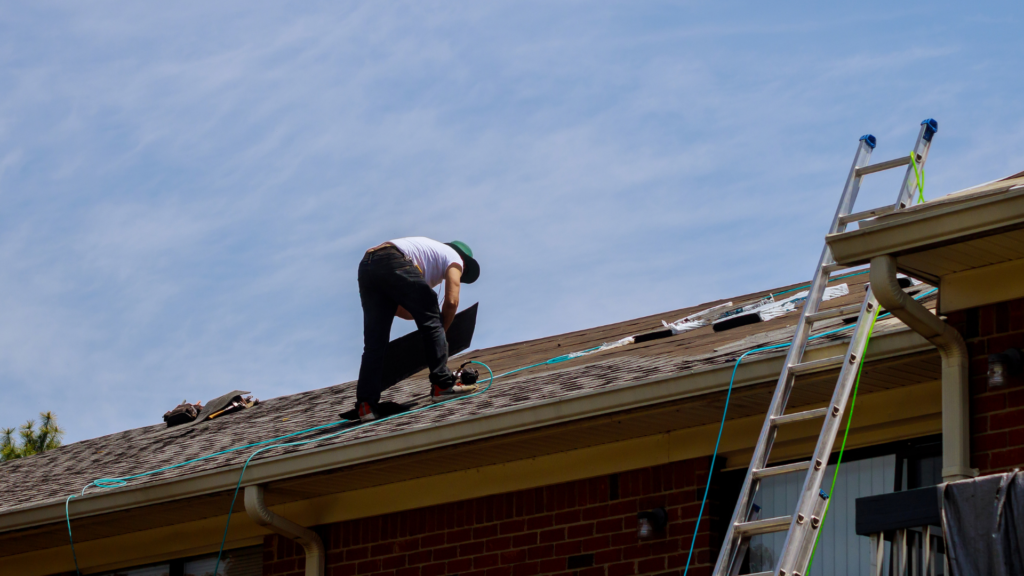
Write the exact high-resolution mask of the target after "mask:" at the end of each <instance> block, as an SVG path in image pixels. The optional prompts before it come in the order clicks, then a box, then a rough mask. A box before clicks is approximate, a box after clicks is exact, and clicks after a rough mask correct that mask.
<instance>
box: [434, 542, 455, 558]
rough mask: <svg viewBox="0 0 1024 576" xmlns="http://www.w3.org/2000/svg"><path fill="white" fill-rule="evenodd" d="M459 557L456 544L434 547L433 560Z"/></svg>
mask: <svg viewBox="0 0 1024 576" xmlns="http://www.w3.org/2000/svg"><path fill="white" fill-rule="evenodd" d="M458 557H459V547H458V546H445V547H444V548H435V549H434V562H441V561H443V560H451V559H452V558H458Z"/></svg>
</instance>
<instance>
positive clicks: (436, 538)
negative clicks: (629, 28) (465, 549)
mask: <svg viewBox="0 0 1024 576" xmlns="http://www.w3.org/2000/svg"><path fill="white" fill-rule="evenodd" d="M444 544H445V534H444V532H439V533H437V534H427V535H426V536H424V537H422V538H420V547H421V548H436V547H438V546H444Z"/></svg>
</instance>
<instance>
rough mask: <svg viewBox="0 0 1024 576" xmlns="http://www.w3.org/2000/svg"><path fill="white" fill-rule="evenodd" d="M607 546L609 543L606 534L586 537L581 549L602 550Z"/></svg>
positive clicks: (586, 550)
mask: <svg viewBox="0 0 1024 576" xmlns="http://www.w3.org/2000/svg"><path fill="white" fill-rule="evenodd" d="M609 547H610V543H609V540H608V536H594V537H593V538H587V539H586V540H584V541H583V544H582V548H581V549H582V551H583V552H593V551H595V550H604V549H605V548H609Z"/></svg>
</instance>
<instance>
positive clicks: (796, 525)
mask: <svg viewBox="0 0 1024 576" xmlns="http://www.w3.org/2000/svg"><path fill="white" fill-rule="evenodd" d="M937 127H938V126H937V124H936V123H935V121H934V120H931V119H929V120H925V121H924V122H922V123H921V128H920V130H919V131H918V135H917V142H916V143H915V144H914V150H913V151H912V152H911V154H915V155H916V156H917V157H918V158H920V161H919V162H918V168H919V169H923V167H924V164H925V161H926V160H927V159H928V152H929V150H930V149H931V143H932V142H931V141H932V137H933V136H934V135H935V131H936V129H937ZM916 187H917V177H916V175H915V174H914V167H913V166H909V167H908V168H907V171H906V173H905V175H904V176H903V183H902V185H901V186H900V192H899V196H897V198H896V202H895V203H894V204H893V209H894V210H902V209H904V208H906V207H907V206H909V205H911V204H912V199H913V193H914V190H915V188H916ZM877 308H878V300H876V299H875V296H874V293H873V292H872V291H871V286H870V285H869V286H868V289H867V293H866V294H865V296H864V303H863V305H862V307H861V311H860V315H859V316H858V318H857V327H856V328H855V329H854V335H853V337H852V338H850V345H849V346H848V348H847V352H846V356H847V358H848V359H849V361H848V362H844V363H843V367H842V369H841V370H840V372H839V381H838V382H837V383H836V388H835V391H834V392H833V394H832V404H831V406H832V410H831V412H830V413H829V414H828V415H827V416H826V417H825V424H824V426H822V430H821V433H820V434H819V436H818V443H817V445H816V446H815V449H814V457H813V459H814V462H815V464H818V463H819V462H822V463H827V462H828V456H829V455H830V454H831V453H832V448H833V447H834V445H835V441H836V436H837V435H838V433H839V427H840V425H841V423H842V416H843V413H844V412H845V411H846V403H847V401H848V400H849V398H850V392H851V391H852V390H853V386H854V383H855V382H856V379H857V374H858V372H859V371H860V363H861V362H862V361H863V356H864V354H865V353H867V349H866V348H867V341H868V339H869V337H870V332H871V328H872V326H871V322H869V321H868V318H869V317H870V318H872V319H873V318H874V315H875V313H876V311H877ZM825 469H826V466H824V465H817V466H811V467H810V468H808V469H807V475H806V476H805V477H804V483H803V486H802V488H801V491H800V499H799V504H798V505H797V510H796V512H795V513H794V514H793V521H792V523H791V524H790V527H789V532H788V533H787V534H786V540H785V542H784V543H783V545H782V553H781V554H780V555H779V562H778V565H777V566H776V573H777V574H778V575H779V576H798V575H799V576H803V574H804V572H805V571H806V569H807V564H808V563H809V562H810V560H811V555H812V554H813V553H814V542H815V540H816V538H817V529H818V526H820V523H819V525H818V526H814V525H813V524H812V523H811V522H807V521H804V522H799V521H798V520H799V518H800V516H801V514H802V515H804V518H805V520H806V519H809V518H811V516H812V515H813V513H814V505H815V504H816V502H815V500H814V498H816V497H817V494H818V493H819V491H820V490H821V481H822V479H823V478H824V474H825Z"/></svg>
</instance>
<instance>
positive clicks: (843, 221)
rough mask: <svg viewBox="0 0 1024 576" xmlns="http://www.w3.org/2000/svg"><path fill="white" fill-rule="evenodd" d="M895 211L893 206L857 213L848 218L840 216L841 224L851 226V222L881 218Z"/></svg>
mask: <svg viewBox="0 0 1024 576" xmlns="http://www.w3.org/2000/svg"><path fill="white" fill-rule="evenodd" d="M893 211H894V208H893V207H892V206H882V207H881V208H872V209H871V210H865V211H863V212H855V213H853V214H847V215H846V216H840V217H839V223H840V224H849V223H850V222H860V221H861V220H867V219H868V218H874V217H875V216H881V215H882V214H888V213H890V212H893Z"/></svg>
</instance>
